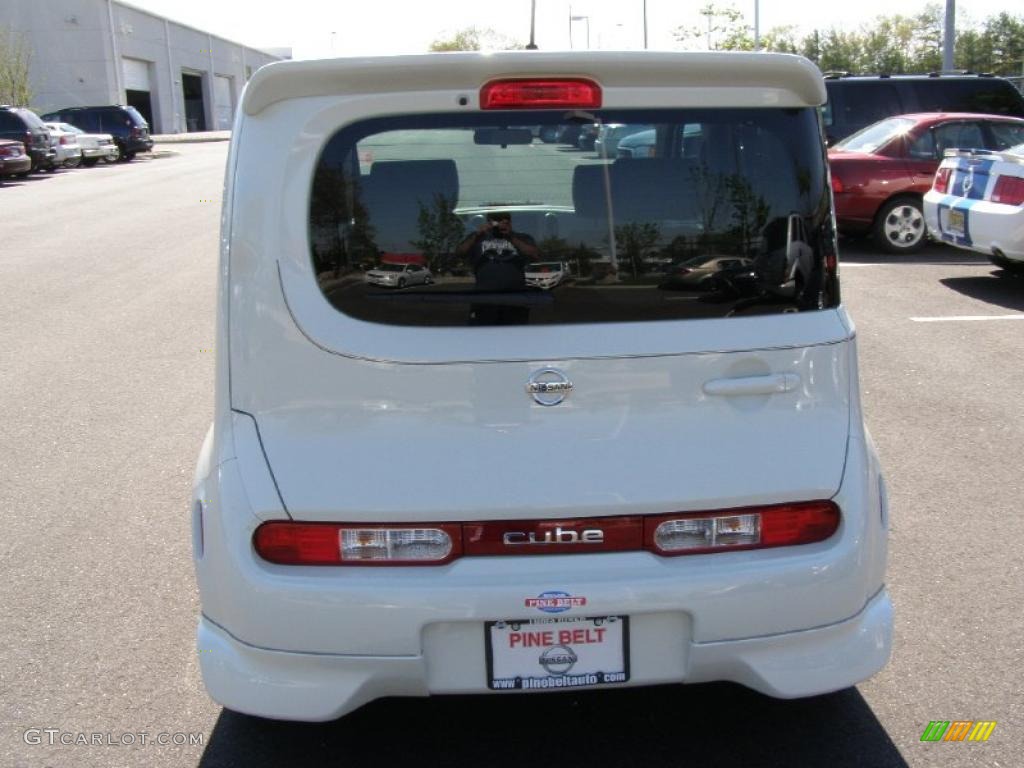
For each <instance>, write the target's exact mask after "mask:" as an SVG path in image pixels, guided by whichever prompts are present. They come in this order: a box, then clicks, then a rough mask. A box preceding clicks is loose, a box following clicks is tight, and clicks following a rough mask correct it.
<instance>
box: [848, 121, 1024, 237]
mask: <svg viewBox="0 0 1024 768" xmlns="http://www.w3.org/2000/svg"><path fill="white" fill-rule="evenodd" d="M1022 142H1024V120H1022V119H1020V118H1015V117H999V116H996V115H977V114H971V113H955V112H928V113H923V114H916V115H899V116H897V117H889V118H886V119H885V120H881V121H879V122H877V123H875V124H874V125H869V126H868V127H867V128H864V129H862V130H860V131H858V132H857V133H855V134H853V135H852V136H849V137H847V138H846V139H844V140H843V141H841V142H839V143H838V144H836V145H835V146H834V147H833V148H832V149H830V150H829V153H828V159H829V165H830V167H831V170H832V190H833V191H834V193H835V201H836V219H837V222H838V225H839V231H840V232H842V233H844V234H871V235H872V237H873V238H874V240H875V243H876V244H877V245H878V246H879V247H880V248H882V249H884V250H886V251H889V252H890V253H910V252H913V251H916V250H917V249H918V248H920V247H921V246H922V245H924V242H925V235H926V232H927V230H926V228H925V223H924V214H923V212H922V211H923V203H922V199H923V197H924V194H925V192H927V191H928V190H929V189H930V188H931V186H932V178H933V177H934V176H935V171H936V169H937V168H938V167H939V163H940V162H942V156H943V152H944V151H945V150H947V149H951V148H954V147H955V148H958V149H993V150H1004V149H1007V148H1009V147H1012V146H1014V145H1015V144H1020V143H1022Z"/></svg>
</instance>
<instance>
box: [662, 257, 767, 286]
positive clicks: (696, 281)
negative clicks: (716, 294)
mask: <svg viewBox="0 0 1024 768" xmlns="http://www.w3.org/2000/svg"><path fill="white" fill-rule="evenodd" d="M753 263H754V260H753V259H747V258H742V257H739V256H712V257H710V258H708V257H707V256H697V257H694V258H692V259H690V260H689V261H684V262H683V263H682V264H680V265H678V266H677V267H673V268H672V269H670V270H669V271H668V275H667V277H666V278H665V281H664V282H663V283H662V284H661V285H660V286H659V287H662V288H698V289H702V290H707V289H709V288H710V287H711V285H712V284H713V282H714V277H715V275H716V274H717V273H719V272H721V271H722V270H725V269H738V268H741V267H749V266H751V265H752V264H753Z"/></svg>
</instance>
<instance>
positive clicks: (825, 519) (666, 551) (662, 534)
mask: <svg viewBox="0 0 1024 768" xmlns="http://www.w3.org/2000/svg"><path fill="white" fill-rule="evenodd" d="M838 528H839V507H837V506H836V505H835V504H834V503H833V502H831V501H807V502H798V503H795V504H775V505H772V506H766V507H744V508H743V509H731V510H729V509H727V510H721V511H719V512H689V513H680V514H678V515H660V516H658V517H654V518H647V519H646V520H645V521H644V529H645V532H644V540H645V541H646V546H647V548H648V549H651V550H653V551H654V552H656V553H657V554H659V555H696V554H702V553H706V552H723V551H727V550H730V549H761V548H764V547H785V546H793V545H796V544H811V543H813V542H816V541H824V540H825V539H827V538H829V537H830V536H831V535H832V534H834V533H835V532H836V530H837V529H838Z"/></svg>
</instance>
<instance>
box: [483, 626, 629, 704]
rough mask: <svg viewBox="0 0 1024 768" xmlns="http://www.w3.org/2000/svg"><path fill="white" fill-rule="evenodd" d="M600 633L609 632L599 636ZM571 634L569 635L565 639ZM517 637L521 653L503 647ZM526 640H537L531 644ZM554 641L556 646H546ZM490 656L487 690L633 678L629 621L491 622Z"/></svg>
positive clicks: (487, 645)
mask: <svg viewBox="0 0 1024 768" xmlns="http://www.w3.org/2000/svg"><path fill="white" fill-rule="evenodd" d="M599 630H603V632H601V633H600V634H599ZM609 630H611V632H609ZM566 632H568V633H569V634H568V635H566V634H564V633H566ZM513 633H519V634H520V635H521V636H522V637H521V638H520V642H519V643H516V644H517V645H519V647H518V648H516V647H515V646H514V645H513V646H512V647H508V646H507V645H503V642H507V643H513V642H514V641H513V640H512V637H511V636H512V634H513ZM544 633H550V636H548V635H545V634H544ZM525 635H531V637H529V638H528V639H527V638H526V637H525ZM548 640H550V641H551V642H546V641H548ZM562 640H567V642H562ZM574 640H576V641H580V642H574ZM496 646H497V647H496ZM484 651H485V653H486V657H487V687H488V688H489V689H490V690H492V691H502V690H504V691H508V690H511V691H544V690H566V689H570V688H591V687H594V686H599V685H619V684H621V683H625V682H628V681H629V679H630V669H629V617H628V616H566V617H558V618H554V617H551V618H531V619H506V620H504V621H487V622H484ZM542 659H544V660H543V661H542ZM517 672H518V674H517Z"/></svg>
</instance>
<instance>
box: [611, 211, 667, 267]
mask: <svg viewBox="0 0 1024 768" xmlns="http://www.w3.org/2000/svg"><path fill="white" fill-rule="evenodd" d="M660 237H661V229H660V228H659V227H658V225H657V224H655V223H654V222H650V221H644V222H639V221H631V222H629V223H628V224H623V225H621V226H618V227H616V228H615V247H616V249H618V251H619V253H621V254H622V255H623V256H625V257H626V258H627V259H629V263H630V267H631V268H632V270H633V277H637V276H639V275H640V273H641V272H643V260H644V256H646V255H647V254H648V253H649V252H650V251H651V250H652V249H653V248H654V247H655V246H656V245H657V244H658V240H659V238H660Z"/></svg>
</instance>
